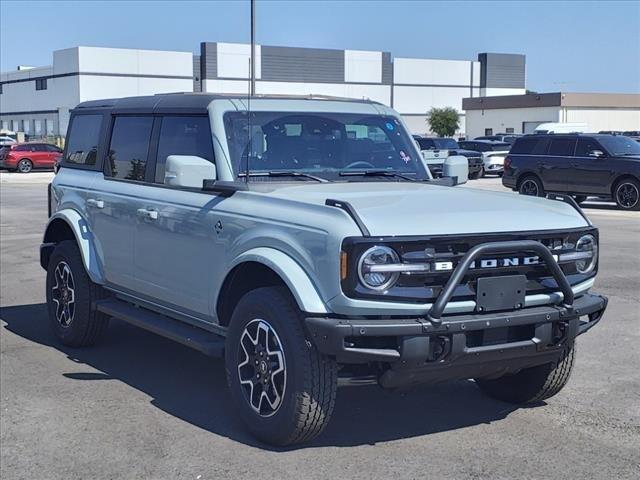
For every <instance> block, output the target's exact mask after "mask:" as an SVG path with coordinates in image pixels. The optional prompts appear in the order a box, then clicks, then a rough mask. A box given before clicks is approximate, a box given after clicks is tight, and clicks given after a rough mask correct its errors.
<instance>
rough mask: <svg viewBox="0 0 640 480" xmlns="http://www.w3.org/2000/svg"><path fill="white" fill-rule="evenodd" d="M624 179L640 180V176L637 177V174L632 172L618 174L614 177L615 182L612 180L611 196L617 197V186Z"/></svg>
mask: <svg viewBox="0 0 640 480" xmlns="http://www.w3.org/2000/svg"><path fill="white" fill-rule="evenodd" d="M623 180H635V181H636V182H640V178H638V177H636V176H635V175H633V174H631V173H623V174H621V175H618V176H617V177H616V178H614V179H613V182H611V188H610V190H611V196H612V197H613V198H614V199H615V194H616V188H618V185H619V184H620V182H622V181H623Z"/></svg>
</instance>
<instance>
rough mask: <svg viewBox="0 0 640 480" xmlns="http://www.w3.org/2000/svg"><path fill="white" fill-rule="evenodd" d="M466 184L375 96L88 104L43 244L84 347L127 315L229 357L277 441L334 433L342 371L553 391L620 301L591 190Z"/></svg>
mask: <svg viewBox="0 0 640 480" xmlns="http://www.w3.org/2000/svg"><path fill="white" fill-rule="evenodd" d="M453 183H455V182H453V181H451V179H438V180H434V179H432V178H431V175H430V174H429V172H428V170H427V169H425V166H424V164H423V163H422V160H421V155H420V152H419V151H418V149H417V146H416V144H415V143H414V141H413V140H412V138H411V136H410V135H409V134H408V132H407V129H406V126H405V125H404V123H403V121H402V119H401V118H400V117H399V115H398V114H397V113H396V112H395V111H393V110H392V109H390V108H388V107H385V106H383V105H381V104H378V103H374V102H369V101H353V100H339V99H314V98H283V97H252V98H251V99H247V98H242V97H223V96H215V95H209V94H171V95H158V96H150V97H138V98H123V99H116V100H101V101H91V102H85V103H82V104H80V105H79V106H78V107H77V108H76V109H75V110H74V111H73V112H72V115H71V121H70V125H69V130H68V134H67V142H66V148H65V152H64V157H63V161H62V162H61V168H60V171H59V172H58V174H57V175H56V177H55V179H54V181H53V183H52V184H51V185H50V188H49V206H50V219H49V222H48V225H47V227H46V231H45V234H44V241H43V244H42V246H41V250H40V259H41V264H42V267H43V268H44V269H46V270H47V284H46V289H47V292H46V293H47V302H48V308H49V315H50V322H51V326H52V327H53V331H54V333H55V335H56V336H57V337H58V339H59V340H60V341H61V342H63V343H64V344H66V345H69V346H73V347H82V346H86V345H91V344H94V343H95V342H97V341H98V340H100V339H101V338H102V337H103V335H104V333H105V330H106V328H107V323H108V321H109V319H110V318H111V317H116V318H119V319H122V320H124V321H127V322H130V323H132V324H134V325H137V326H139V327H141V328H145V329H148V330H150V331H152V332H155V333H157V334H160V335H163V336H165V337H168V338H171V339H173V340H176V341H178V342H181V343H183V344H185V345H188V346H190V347H193V348H195V349H197V350H200V351H201V352H203V353H205V354H207V355H212V356H220V357H223V358H224V361H225V367H226V372H227V376H228V383H229V388H230V390H231V394H232V396H233V398H234V400H235V404H236V405H237V409H238V412H239V414H240V416H241V417H242V418H243V420H244V421H245V423H246V424H247V426H248V428H249V429H250V430H251V431H252V432H253V434H254V435H256V436H257V437H258V438H259V439H261V440H263V441H265V442H268V443H271V444H277V445H287V444H293V443H296V442H302V441H307V440H310V439H312V438H314V437H315V436H316V435H318V434H319V433H320V432H321V431H322V430H323V428H324V427H325V426H326V424H327V422H328V421H329V419H330V417H331V413H332V410H333V407H334V400H335V396H336V389H337V387H338V386H339V385H361V384H370V383H378V384H380V385H381V386H382V387H384V388H406V387H409V386H412V385H416V384H424V383H431V382H437V381H441V380H445V379H467V378H473V379H475V381H476V383H477V385H478V386H479V387H480V388H481V389H482V390H483V391H484V392H486V393H487V394H488V395H490V396H492V397H495V398H498V399H501V400H506V401H509V402H514V403H527V402H534V401H538V400H541V399H545V398H548V397H551V396H552V395H554V394H556V393H557V392H558V391H559V390H560V389H561V388H562V387H563V386H564V385H565V383H566V381H567V379H568V377H569V373H570V372H571V368H572V365H573V361H574V356H575V347H574V344H575V339H576V337H577V336H578V335H580V334H582V333H584V332H586V331H587V330H588V329H590V328H591V327H592V326H594V325H595V324H596V323H597V322H598V321H599V320H600V318H601V317H602V314H603V312H604V310H605V308H606V305H607V300H606V298H605V297H602V296H599V295H595V294H592V293H589V292H590V289H591V288H592V286H593V284H594V278H595V275H596V271H597V268H598V231H597V229H596V228H594V227H593V225H592V224H591V223H590V222H589V220H588V219H587V218H586V217H584V216H583V215H582V212H581V211H580V209H579V207H578V206H577V205H576V204H575V203H574V202H573V200H572V199H570V198H569V197H563V196H560V195H556V196H554V197H553V198H552V199H543V198H534V197H523V196H515V195H513V194H510V193H492V192H487V191H479V190H473V189H470V188H462V187H457V186H453ZM176 395H179V392H177V393H176Z"/></svg>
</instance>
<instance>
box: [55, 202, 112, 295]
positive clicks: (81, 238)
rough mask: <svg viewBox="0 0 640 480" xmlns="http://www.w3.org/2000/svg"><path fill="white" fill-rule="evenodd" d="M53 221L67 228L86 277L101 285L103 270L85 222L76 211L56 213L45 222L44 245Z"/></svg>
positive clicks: (68, 210)
mask: <svg viewBox="0 0 640 480" xmlns="http://www.w3.org/2000/svg"><path fill="white" fill-rule="evenodd" d="M54 221H63V222H65V223H66V224H67V225H68V226H69V228H70V229H71V231H72V232H73V235H74V236H75V239H76V243H77V244H78V250H80V255H81V256H82V263H84V268H85V270H86V271H87V275H89V278H90V279H91V281H92V282H94V283H97V284H100V285H103V284H104V270H103V268H102V263H101V262H100V259H99V256H98V254H97V250H96V246H95V240H94V238H93V233H92V232H91V230H90V229H89V224H88V223H87V221H86V220H85V219H84V218H83V217H82V215H80V214H79V213H78V212H77V211H76V210H73V209H70V208H65V209H63V210H59V211H57V212H56V213H55V214H54V215H53V216H52V217H51V218H49V221H48V222H47V227H46V228H45V233H44V240H43V242H44V243H45V244H46V243H49V242H50V240H49V239H48V238H47V236H48V234H49V229H50V226H51V224H52V223H53V222H54Z"/></svg>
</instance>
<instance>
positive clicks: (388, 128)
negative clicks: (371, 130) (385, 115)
mask: <svg viewBox="0 0 640 480" xmlns="http://www.w3.org/2000/svg"><path fill="white" fill-rule="evenodd" d="M385 127H386V128H387V130H389V131H390V132H393V130H394V128H396V127H394V126H393V123H391V122H387V123H386V125H385Z"/></svg>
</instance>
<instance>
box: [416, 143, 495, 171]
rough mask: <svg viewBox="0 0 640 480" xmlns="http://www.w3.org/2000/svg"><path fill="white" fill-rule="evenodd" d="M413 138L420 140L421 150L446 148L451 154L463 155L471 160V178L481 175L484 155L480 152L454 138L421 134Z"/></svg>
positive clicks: (435, 150) (434, 150)
mask: <svg viewBox="0 0 640 480" xmlns="http://www.w3.org/2000/svg"><path fill="white" fill-rule="evenodd" d="M413 138H414V139H415V140H416V142H418V145H419V146H420V150H424V151H430V152H434V153H435V152H439V151H441V150H446V151H448V152H449V155H462V156H463V157H466V158H467V161H468V162H469V179H470V180H475V179H477V178H479V177H480V174H481V172H482V166H483V162H482V155H481V154H480V153H479V152H475V151H473V150H465V149H463V148H461V147H460V145H458V142H456V141H455V140H454V139H453V138H442V137H437V138H432V137H422V136H420V135H414V136H413ZM432 173H433V172H432Z"/></svg>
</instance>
